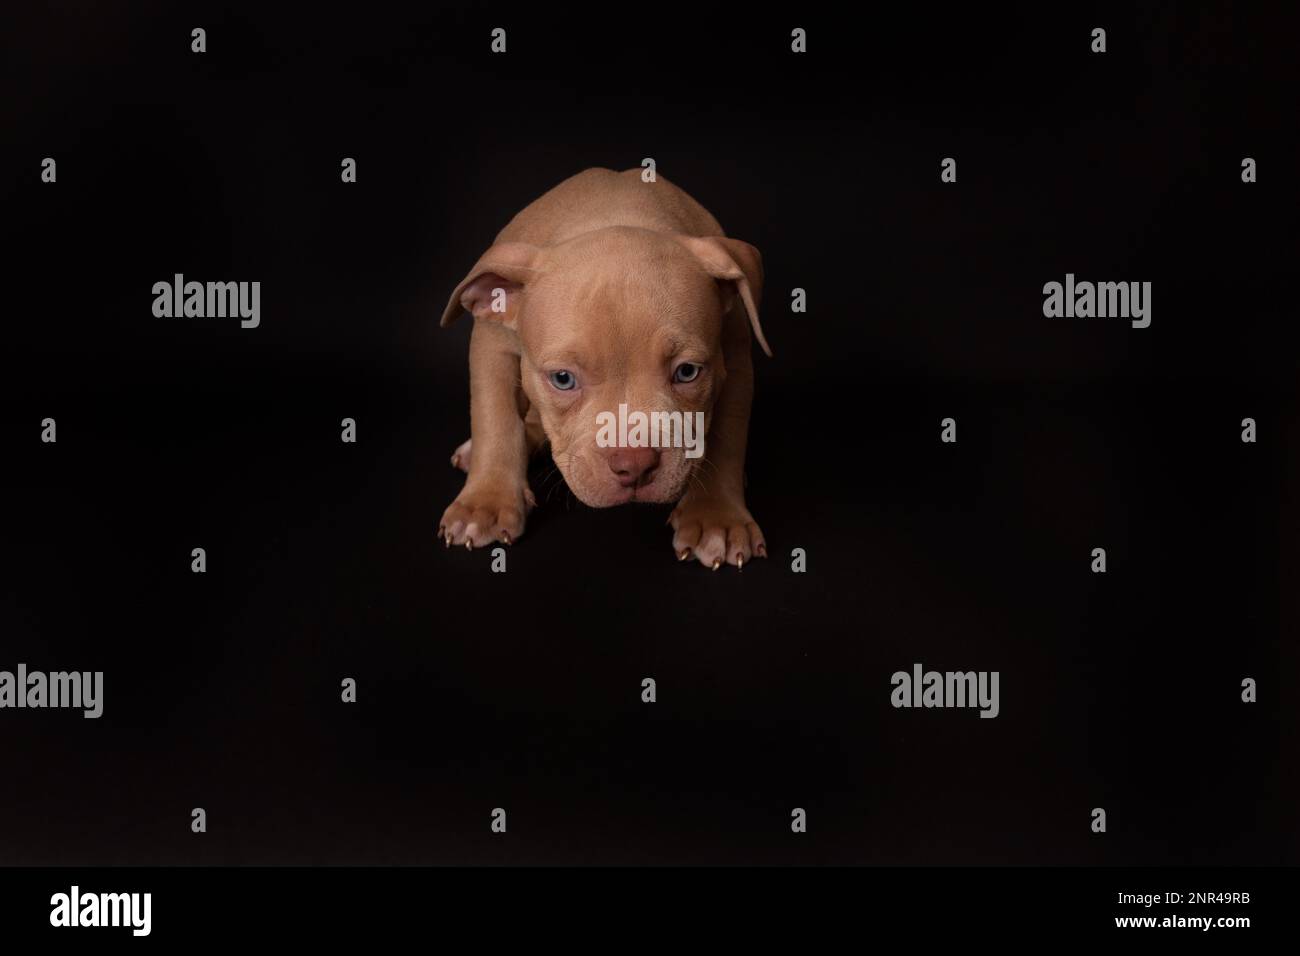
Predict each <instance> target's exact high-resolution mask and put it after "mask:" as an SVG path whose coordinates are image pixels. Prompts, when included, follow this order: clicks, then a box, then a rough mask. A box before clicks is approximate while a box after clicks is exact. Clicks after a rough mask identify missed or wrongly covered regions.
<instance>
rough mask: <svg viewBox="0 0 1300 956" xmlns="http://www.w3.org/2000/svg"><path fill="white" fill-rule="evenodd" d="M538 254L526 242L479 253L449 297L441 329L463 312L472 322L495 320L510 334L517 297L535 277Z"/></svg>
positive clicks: (515, 316)
mask: <svg viewBox="0 0 1300 956" xmlns="http://www.w3.org/2000/svg"><path fill="white" fill-rule="evenodd" d="M538 252H539V250H538V248H537V247H536V246H534V245H531V244H529V243H527V242H498V243H497V244H496V245H494V246H493V247H492V248H491V249H489V250H488V251H487V252H485V253H483V257H482V258H481V259H479V261H478V262H476V263H475V264H474V268H473V269H470V270H469V274H468V275H466V276H465V278H464V279H462V280H461V283H460V285H458V286H456V291H455V292H453V293H452V294H451V298H450V299H449V300H448V302H447V308H446V310H445V311H444V312H443V313H442V325H444V326H445V325H450V324H451V323H452V322H453V321H455V319H456V317H457V316H459V315H460V314H461V312H462V311H465V312H470V313H472V314H473V316H474V318H476V319H496V320H497V321H499V322H500V323H501V324H502V325H504V326H505V327H506V328H508V329H512V330H514V329H515V328H516V320H517V319H518V317H519V294H520V293H521V292H522V291H523V288H524V286H525V285H527V283H528V282H529V280H530V279H532V278H533V276H534V275H536V273H537V254H538Z"/></svg>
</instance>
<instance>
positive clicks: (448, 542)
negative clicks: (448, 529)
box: [447, 535, 451, 548]
mask: <svg viewBox="0 0 1300 956" xmlns="http://www.w3.org/2000/svg"><path fill="white" fill-rule="evenodd" d="M447 547H449V548H450V547H451V535H447Z"/></svg>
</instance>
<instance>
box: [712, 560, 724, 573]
mask: <svg viewBox="0 0 1300 956" xmlns="http://www.w3.org/2000/svg"><path fill="white" fill-rule="evenodd" d="M720 567H722V559H721V558H714V559H713V570H714V571H716V570H718V568H720Z"/></svg>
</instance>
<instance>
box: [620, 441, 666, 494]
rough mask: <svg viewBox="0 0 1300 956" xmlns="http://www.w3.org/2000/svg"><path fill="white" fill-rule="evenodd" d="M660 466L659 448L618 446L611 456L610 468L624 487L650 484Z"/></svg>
mask: <svg viewBox="0 0 1300 956" xmlns="http://www.w3.org/2000/svg"><path fill="white" fill-rule="evenodd" d="M658 467H659V450H658V449H657V448H618V449H615V451H614V453H613V454H612V455H610V456H609V470H610V471H612V472H613V473H614V477H616V478H617V479H618V483H619V484H620V485H622V486H623V487H624V488H631V487H634V486H640V485H648V484H649V483H650V482H651V480H652V479H653V478H654V471H655V469H656V468H658Z"/></svg>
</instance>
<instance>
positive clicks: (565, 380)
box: [549, 368, 578, 392]
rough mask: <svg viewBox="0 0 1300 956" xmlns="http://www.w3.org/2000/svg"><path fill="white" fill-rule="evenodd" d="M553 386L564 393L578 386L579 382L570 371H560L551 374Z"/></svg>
mask: <svg viewBox="0 0 1300 956" xmlns="http://www.w3.org/2000/svg"><path fill="white" fill-rule="evenodd" d="M549 377H550V379H551V384H552V385H554V386H555V387H556V388H558V389H559V390H560V391H562V392H567V391H569V389H571V388H573V387H574V386H576V385H577V384H578V380H577V379H576V378H575V377H574V375H573V373H572V372H570V371H569V370H568V369H564V368H562V369H560V370H559V371H558V372H552V373H551V374H550V376H549Z"/></svg>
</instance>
